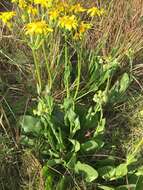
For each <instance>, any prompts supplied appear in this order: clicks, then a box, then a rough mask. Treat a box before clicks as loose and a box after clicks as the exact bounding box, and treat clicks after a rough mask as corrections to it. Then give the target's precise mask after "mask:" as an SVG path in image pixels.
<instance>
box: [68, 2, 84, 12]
mask: <svg viewBox="0 0 143 190" xmlns="http://www.w3.org/2000/svg"><path fill="white" fill-rule="evenodd" d="M85 10H86V9H85V8H83V7H82V6H81V5H80V4H79V3H78V4H76V5H72V6H71V8H70V11H73V12H74V13H80V12H84V11H85Z"/></svg>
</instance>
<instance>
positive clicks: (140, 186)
mask: <svg viewBox="0 0 143 190" xmlns="http://www.w3.org/2000/svg"><path fill="white" fill-rule="evenodd" d="M142 189H143V176H140V177H138V180H137V183H136V188H135V190H142Z"/></svg>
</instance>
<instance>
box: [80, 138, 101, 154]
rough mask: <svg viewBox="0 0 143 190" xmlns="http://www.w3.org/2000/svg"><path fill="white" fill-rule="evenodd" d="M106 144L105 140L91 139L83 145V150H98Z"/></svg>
mask: <svg viewBox="0 0 143 190" xmlns="http://www.w3.org/2000/svg"><path fill="white" fill-rule="evenodd" d="M103 145H104V143H103V141H101V140H90V141H87V142H85V143H83V144H82V145H81V148H82V150H84V151H86V152H90V151H93V150H97V149H99V148H101V147H102V146H103Z"/></svg>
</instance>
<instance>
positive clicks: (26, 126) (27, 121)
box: [19, 115, 42, 134]
mask: <svg viewBox="0 0 143 190" xmlns="http://www.w3.org/2000/svg"><path fill="white" fill-rule="evenodd" d="M19 123H20V125H21V127H22V129H23V131H24V132H25V133H36V134H40V132H41V130H42V125H41V121H40V119H38V118H35V117H32V116H29V115H25V116H23V117H21V118H20V121H19Z"/></svg>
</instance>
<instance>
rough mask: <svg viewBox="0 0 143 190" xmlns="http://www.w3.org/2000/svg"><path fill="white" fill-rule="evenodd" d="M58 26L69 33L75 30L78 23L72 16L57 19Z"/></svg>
mask: <svg viewBox="0 0 143 190" xmlns="http://www.w3.org/2000/svg"><path fill="white" fill-rule="evenodd" d="M59 26H61V27H62V28H65V29H66V30H69V31H71V30H72V29H76V28H77V26H78V22H77V19H76V17H75V16H74V15H72V16H63V17H60V18H59Z"/></svg>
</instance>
